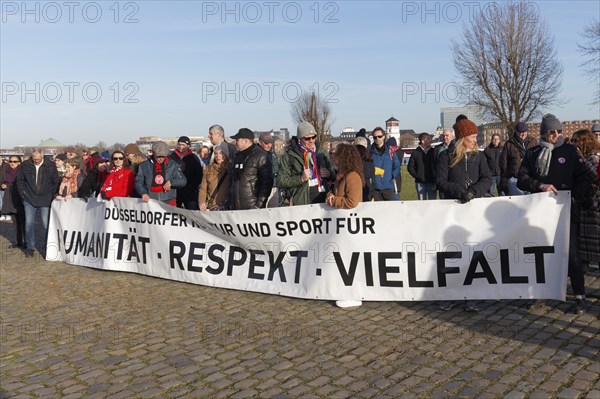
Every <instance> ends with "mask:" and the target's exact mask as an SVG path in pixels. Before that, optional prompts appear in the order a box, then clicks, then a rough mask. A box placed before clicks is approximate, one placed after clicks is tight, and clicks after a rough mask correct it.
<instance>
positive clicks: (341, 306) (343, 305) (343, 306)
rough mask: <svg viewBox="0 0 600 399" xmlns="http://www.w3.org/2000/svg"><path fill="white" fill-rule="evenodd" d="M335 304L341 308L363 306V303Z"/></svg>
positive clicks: (344, 302)
mask: <svg viewBox="0 0 600 399" xmlns="http://www.w3.org/2000/svg"><path fill="white" fill-rule="evenodd" d="M335 304H336V305H337V306H338V307H340V308H352V307H356V306H360V305H362V301H335Z"/></svg>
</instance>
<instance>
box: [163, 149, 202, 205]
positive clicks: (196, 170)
mask: <svg viewBox="0 0 600 399" xmlns="http://www.w3.org/2000/svg"><path fill="white" fill-rule="evenodd" d="M169 159H171V160H172V161H173V162H176V163H177V164H178V165H179V169H181V172H182V173H183V175H184V176H185V179H186V183H185V186H183V187H181V188H178V189H177V203H178V204H181V203H184V204H185V203H187V202H188V201H198V191H199V190H200V184H201V183H202V173H203V169H202V164H201V163H200V160H199V159H198V157H197V156H196V155H195V154H194V153H193V152H192V151H188V152H187V153H185V154H184V155H183V157H181V153H180V152H179V150H175V151H173V152H172V153H171V154H170V155H169Z"/></svg>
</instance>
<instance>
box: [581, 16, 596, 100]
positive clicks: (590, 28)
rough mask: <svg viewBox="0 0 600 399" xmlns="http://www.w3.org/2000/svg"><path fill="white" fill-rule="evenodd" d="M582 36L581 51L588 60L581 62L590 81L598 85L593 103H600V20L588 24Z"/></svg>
mask: <svg viewBox="0 0 600 399" xmlns="http://www.w3.org/2000/svg"><path fill="white" fill-rule="evenodd" d="M581 36H582V37H583V39H584V42H583V44H582V43H577V47H579V51H580V52H581V54H583V56H584V57H585V58H587V60H586V61H585V62H583V63H582V64H581V67H583V70H584V72H585V74H586V75H587V76H588V77H589V78H590V81H592V83H594V84H595V85H596V90H595V92H594V99H593V100H592V105H595V104H600V20H598V19H594V20H593V21H592V22H591V23H590V24H589V25H586V27H585V28H584V30H583V32H582V33H581Z"/></svg>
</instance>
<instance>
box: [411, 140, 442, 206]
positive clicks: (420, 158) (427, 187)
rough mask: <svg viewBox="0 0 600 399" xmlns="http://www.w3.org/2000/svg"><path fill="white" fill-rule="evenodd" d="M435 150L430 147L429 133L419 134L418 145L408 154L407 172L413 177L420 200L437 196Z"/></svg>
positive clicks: (432, 198)
mask: <svg viewBox="0 0 600 399" xmlns="http://www.w3.org/2000/svg"><path fill="white" fill-rule="evenodd" d="M434 156H435V150H434V149H433V148H432V147H431V136H430V135H429V133H421V134H420V135H419V146H418V147H417V148H416V149H415V150H414V151H413V152H412V154H410V159H409V160H408V173H410V175H411V176H412V177H414V178H415V185H416V187H417V197H418V199H419V200H420V201H422V200H427V199H429V200H434V199H436V196H437V190H436V187H435V178H434V168H435V159H434Z"/></svg>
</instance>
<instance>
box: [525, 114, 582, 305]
mask: <svg viewBox="0 0 600 399" xmlns="http://www.w3.org/2000/svg"><path fill="white" fill-rule="evenodd" d="M589 183H590V180H589V178H588V175H587V168H586V166H585V163H584V161H583V159H581V157H580V156H579V154H578V153H577V148H575V146H574V145H572V144H568V143H566V142H565V138H564V136H563V133H562V123H561V122H560V121H559V120H558V119H557V118H556V116H554V115H552V114H546V115H544V117H543V118H542V123H541V125H540V143H539V144H538V145H537V146H535V147H532V148H530V149H529V150H527V152H525V156H524V157H523V162H522V163H521V168H520V169H519V175H518V179H517V187H518V188H519V189H521V190H525V191H529V192H531V193H540V192H552V193H558V191H559V190H570V191H571V193H572V195H573V199H574V202H573V204H572V206H571V230H570V235H569V265H568V267H569V269H568V271H569V278H570V280H571V288H572V289H573V294H574V295H575V303H576V305H575V309H576V313H579V314H581V313H585V311H586V308H587V304H586V301H585V275H584V271H583V264H582V262H581V258H580V254H579V251H578V247H579V245H578V244H579V237H578V235H579V206H580V204H581V203H583V202H585V199H586V193H587V190H588V187H589ZM529 308H530V309H534V310H535V309H544V308H546V300H545V299H539V300H537V301H534V302H533V303H531V304H530V306H529Z"/></svg>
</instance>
